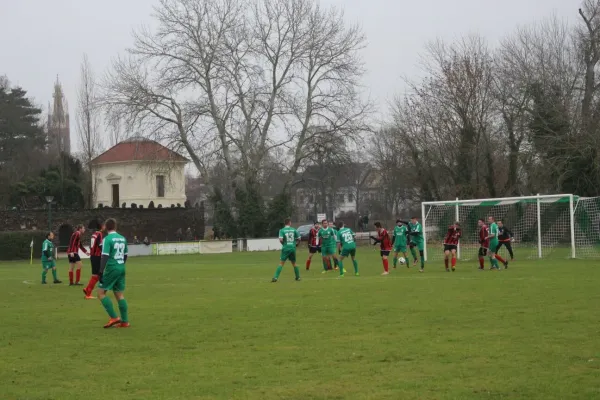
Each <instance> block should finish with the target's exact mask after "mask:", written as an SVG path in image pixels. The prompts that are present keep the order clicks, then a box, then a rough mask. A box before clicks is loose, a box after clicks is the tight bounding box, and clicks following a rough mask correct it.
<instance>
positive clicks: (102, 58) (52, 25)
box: [0, 0, 580, 148]
mask: <svg viewBox="0 0 600 400" xmlns="http://www.w3.org/2000/svg"><path fill="white" fill-rule="evenodd" d="M157 3H158V0H103V1H97V0H0V75H7V76H8V78H9V80H10V81H11V82H12V83H13V84H17V85H20V86H22V87H23V88H24V89H26V90H28V91H29V94H30V95H31V96H32V97H34V99H35V100H36V102H37V103H39V104H41V105H42V106H43V107H44V110H45V111H46V108H47V104H48V102H49V101H51V99H52V89H53V83H54V81H55V80H56V76H57V75H58V76H59V77H60V80H61V82H62V84H63V87H64V90H65V94H66V97H67V100H68V101H69V111H70V113H71V115H74V114H75V110H74V108H75V97H76V87H77V82H78V79H79V66H80V63H81V58H82V55H83V53H87V54H88V57H89V59H90V61H91V63H92V65H93V67H94V69H95V72H96V75H100V74H102V73H103V71H104V70H105V69H106V68H107V67H108V66H109V64H110V60H111V58H113V57H114V56H115V55H117V54H119V53H120V52H123V51H124V50H125V48H127V47H128V46H129V45H130V44H131V31H132V30H133V29H135V28H137V27H139V26H141V25H151V24H152V18H151V13H152V7H153V6H154V5H155V4H157ZM321 4H323V5H329V4H333V5H336V6H339V7H342V8H343V9H344V10H345V12H346V17H347V19H348V21H350V22H359V23H360V24H361V25H362V26H363V28H364V31H365V33H366V35H367V39H368V46H367V48H366V49H365V51H364V56H365V60H366V63H367V69H368V72H367V75H366V76H365V80H364V84H365V85H366V86H367V87H368V88H369V89H370V94H371V97H372V98H373V99H375V100H376V101H377V102H378V104H379V105H380V108H381V110H382V111H385V108H386V107H387V106H386V104H387V100H389V99H390V98H392V97H393V95H394V94H396V93H398V92H400V91H402V90H403V82H402V77H404V76H408V77H411V76H415V75H418V73H419V68H418V65H417V64H418V59H419V54H420V52H421V51H422V49H423V46H424V44H425V43H427V42H428V41H431V40H433V39H436V38H438V37H441V38H444V39H447V40H452V39H453V38H456V37H459V36H461V35H464V34H469V33H479V34H481V35H483V36H485V37H486V38H488V40H489V42H490V44H492V45H493V44H494V43H496V42H497V41H498V40H499V39H500V38H502V37H503V36H505V35H508V34H510V33H511V32H512V31H513V30H514V29H515V28H516V27H517V26H518V25H523V24H527V23H532V22H536V21H540V20H542V19H544V18H545V17H549V16H552V15H553V14H555V15H557V16H559V17H560V18H563V19H566V20H569V21H570V22H575V21H576V19H577V9H578V7H579V5H580V1H579V0H503V1H498V0H322V1H321ZM71 130H72V135H71V142H72V146H73V147H75V148H77V147H78V146H77V143H76V136H75V132H74V130H75V126H74V118H72V120H71Z"/></svg>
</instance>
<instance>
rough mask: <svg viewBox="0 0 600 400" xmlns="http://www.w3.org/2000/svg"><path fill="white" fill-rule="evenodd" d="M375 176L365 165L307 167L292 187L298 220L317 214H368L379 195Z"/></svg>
mask: <svg viewBox="0 0 600 400" xmlns="http://www.w3.org/2000/svg"><path fill="white" fill-rule="evenodd" d="M378 176H379V174H378V172H377V171H376V170H375V169H373V168H372V167H371V166H370V165H369V164H368V163H348V164H345V165H341V166H335V167H334V166H330V165H311V166H308V167H307V168H306V169H305V170H304V171H303V173H302V174H301V176H300V179H299V180H300V182H299V183H298V184H297V185H296V186H295V203H296V209H297V210H298V212H299V217H300V219H306V220H307V219H314V218H315V216H316V215H317V214H319V213H325V214H327V216H328V218H332V217H333V218H336V217H338V216H339V215H341V214H345V213H356V214H362V213H368V211H369V210H368V209H369V207H370V205H371V204H372V203H373V202H374V201H378V200H379V196H380V194H381V190H380V184H379V178H378Z"/></svg>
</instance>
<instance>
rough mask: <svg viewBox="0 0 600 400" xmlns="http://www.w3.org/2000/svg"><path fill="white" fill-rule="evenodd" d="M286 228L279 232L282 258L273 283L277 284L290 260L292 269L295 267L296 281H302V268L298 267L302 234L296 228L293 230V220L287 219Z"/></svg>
mask: <svg viewBox="0 0 600 400" xmlns="http://www.w3.org/2000/svg"><path fill="white" fill-rule="evenodd" d="M284 224H285V226H284V227H283V228H281V229H280V230H279V242H280V243H281V256H280V257H279V265H278V266H277V269H276V270H275V276H274V277H273V279H272V280H271V282H277V281H278V280H279V275H280V274H281V270H282V269H283V266H284V265H285V262H286V261H287V260H290V262H291V263H292V267H294V275H296V280H297V281H299V280H300V268H298V267H297V266H296V245H297V244H298V241H299V240H300V234H299V233H298V231H297V230H296V229H295V228H292V220H291V219H289V218H286V220H285V222H284Z"/></svg>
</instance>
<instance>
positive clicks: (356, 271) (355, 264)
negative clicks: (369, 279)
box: [352, 260, 358, 274]
mask: <svg viewBox="0 0 600 400" xmlns="http://www.w3.org/2000/svg"><path fill="white" fill-rule="evenodd" d="M352 264H354V273H355V274H358V261H356V260H352Z"/></svg>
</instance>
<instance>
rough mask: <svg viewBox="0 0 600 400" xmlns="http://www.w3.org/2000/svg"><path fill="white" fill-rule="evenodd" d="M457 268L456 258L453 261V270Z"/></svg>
mask: <svg viewBox="0 0 600 400" xmlns="http://www.w3.org/2000/svg"><path fill="white" fill-rule="evenodd" d="M454 267H456V257H455V258H453V259H452V268H454Z"/></svg>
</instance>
